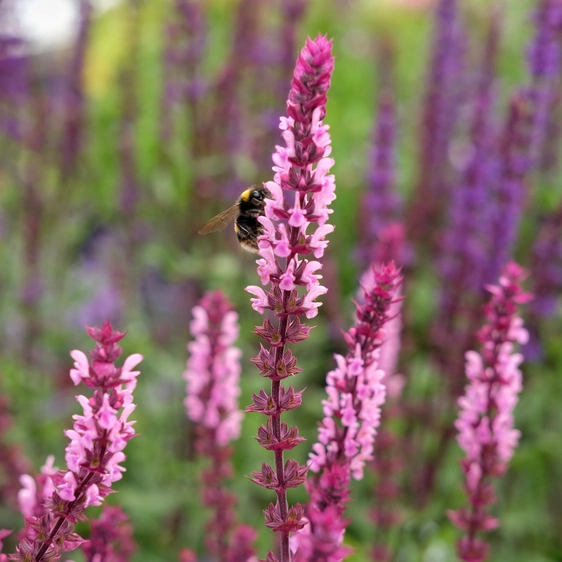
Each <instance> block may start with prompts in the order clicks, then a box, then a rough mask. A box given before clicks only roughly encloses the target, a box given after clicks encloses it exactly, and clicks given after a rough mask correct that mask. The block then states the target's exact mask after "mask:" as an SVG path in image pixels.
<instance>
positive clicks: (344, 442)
mask: <svg viewBox="0 0 562 562" xmlns="http://www.w3.org/2000/svg"><path fill="white" fill-rule="evenodd" d="M373 279H374V282H373V284H372V286H371V287H369V288H368V289H367V290H366V291H365V295H364V297H363V299H361V304H360V305H357V313H356V317H357V320H356V325H355V326H354V327H353V328H351V329H350V330H349V332H347V333H345V334H344V338H345V341H346V343H347V346H348V352H347V355H346V356H345V357H343V356H341V355H336V356H335V359H336V363H337V368H336V369H335V370H334V371H331V372H330V373H328V375H327V377H326V383H327V388H326V393H327V396H328V398H327V399H326V400H323V401H322V404H323V411H324V415H325V417H324V419H323V420H322V422H321V424H320V427H319V429H318V442H317V443H315V444H314V445H313V447H312V453H310V456H309V459H310V463H309V468H310V469H311V470H312V471H313V472H317V473H318V474H317V475H316V476H315V477H313V478H312V479H310V480H309V481H308V483H307V484H308V485H307V489H308V493H309V495H310V502H309V503H308V504H307V506H306V515H307V517H308V519H309V521H310V529H309V531H307V534H305V535H303V534H302V533H303V532H302V531H299V532H297V533H296V536H295V543H298V544H299V546H301V547H303V548H304V552H306V554H307V557H308V558H298V560H301V559H302V560H303V562H304V560H306V559H309V560H317V559H318V560H320V559H325V558H321V555H322V553H324V552H327V551H328V552H333V553H338V555H337V557H335V558H334V560H336V559H337V560H342V559H343V558H342V556H343V552H342V551H341V548H342V547H341V544H342V542H343V531H345V526H346V524H345V522H344V519H343V516H344V512H345V509H346V505H347V502H348V497H349V492H350V490H349V488H348V485H349V481H350V478H354V479H356V480H360V479H362V478H363V469H364V465H365V462H367V461H369V460H371V459H372V457H373V444H374V439H375V435H376V430H377V427H378V425H379V423H380V408H381V406H382V404H383V403H384V401H385V398H386V392H385V388H384V384H383V379H384V373H383V372H382V371H381V370H380V369H379V368H378V363H377V362H378V357H379V352H380V346H381V344H382V343H383V340H384V338H383V337H382V335H381V334H384V326H385V325H386V324H387V323H388V322H389V321H390V319H391V316H390V313H391V311H392V310H393V305H394V304H395V303H396V302H397V295H398V294H399V287H400V284H401V282H402V276H401V274H400V269H399V268H396V267H395V266H394V264H393V263H391V264H389V265H388V266H384V265H383V266H381V270H380V272H378V271H376V270H374V271H373ZM326 521H330V525H333V526H335V528H337V529H339V531H340V532H339V533H338V534H337V536H336V535H334V536H330V537H329V540H328V539H327V538H326V535H325V526H324V524H325V523H326ZM327 540H328V543H327V542H326V541H327Z"/></svg>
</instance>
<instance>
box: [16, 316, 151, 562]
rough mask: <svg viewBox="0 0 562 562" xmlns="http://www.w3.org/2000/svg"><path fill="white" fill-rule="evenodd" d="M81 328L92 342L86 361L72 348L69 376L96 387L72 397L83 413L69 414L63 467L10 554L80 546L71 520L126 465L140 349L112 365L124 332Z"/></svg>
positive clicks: (23, 561)
mask: <svg viewBox="0 0 562 562" xmlns="http://www.w3.org/2000/svg"><path fill="white" fill-rule="evenodd" d="M86 329H87V331H88V334H89V335H90V337H91V338H92V339H93V340H95V341H96V348H95V349H94V350H92V352H91V353H90V356H91V358H92V360H91V362H89V361H88V358H87V357H86V355H85V354H84V353H82V352H81V351H77V350H74V351H72V352H71V356H72V358H73V359H74V361H75V363H74V367H75V368H74V369H72V370H71V371H70V378H71V379H72V381H73V382H74V384H75V385H78V384H79V383H80V382H83V383H84V384H85V385H86V386H88V387H90V388H94V389H95V390H94V393H93V395H92V396H91V397H90V398H87V397H86V396H82V395H79V396H77V397H76V400H77V401H78V402H79V404H80V405H81V406H82V408H83V410H84V414H83V415H78V414H76V415H74V426H73V428H72V429H70V430H67V431H66V432H65V433H66V435H67V437H68V438H69V439H70V443H69V444H68V446H67V447H66V456H65V458H66V464H67V467H68V470H67V471H63V470H61V471H59V472H57V473H56V474H52V475H51V480H52V483H53V485H54V487H55V491H54V492H53V493H52V495H51V498H50V499H49V500H48V501H46V502H45V504H44V509H45V513H44V514H43V515H41V516H35V515H31V516H28V517H26V519H25V529H24V531H23V533H24V537H23V539H22V540H21V542H20V543H19V545H18V546H17V548H16V552H15V553H14V554H12V555H10V557H9V559H10V560H15V561H19V562H29V561H30V560H33V562H41V560H49V561H50V560H58V559H59V557H60V552H61V551H62V552H66V551H69V550H74V549H75V548H77V547H79V546H80V545H81V544H82V543H83V542H84V541H83V539H82V538H80V537H79V536H78V535H77V534H76V533H74V532H73V530H74V524H75V523H76V522H77V521H79V520H81V519H83V518H84V516H83V513H84V510H85V509H86V507H88V506H89V505H101V503H102V501H103V499H104V498H105V496H107V495H108V494H109V493H111V484H112V483H113V482H115V481H117V480H120V479H121V478H122V473H123V472H124V471H125V468H124V467H123V466H121V463H122V462H123V461H124V460H125V455H124V453H123V449H124V448H125V446H126V444H127V442H128V441H129V440H130V439H132V438H133V437H134V436H135V432H134V429H133V425H134V423H135V422H131V421H128V417H129V416H130V415H131V413H132V412H133V410H134V409H135V407H136V406H135V404H133V394H132V392H133V390H134V388H135V386H136V384H137V380H136V379H137V375H138V374H139V371H134V370H133V369H134V368H135V367H136V366H137V364H138V363H140V362H141V361H142V355H139V354H138V353H137V354H134V355H131V356H130V357H128V358H127V359H126V360H125V362H124V364H123V366H122V367H116V366H115V361H116V360H117V359H118V357H119V356H120V355H121V353H122V350H121V348H120V347H119V345H117V342H119V341H120V340H121V339H122V338H123V337H124V336H125V334H122V333H120V332H118V331H117V330H114V329H113V328H112V327H111V324H110V323H109V322H106V323H105V324H104V325H103V327H102V328H101V329H98V328H86Z"/></svg>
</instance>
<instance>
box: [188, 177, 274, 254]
mask: <svg viewBox="0 0 562 562" xmlns="http://www.w3.org/2000/svg"><path fill="white" fill-rule="evenodd" d="M266 198H267V199H271V193H270V192H269V190H268V189H266V188H265V187H250V188H249V189H246V191H244V192H243V193H242V194H241V195H240V197H239V198H238V201H236V203H235V204H234V205H232V207H230V208H228V209H226V211H223V212H222V213H219V214H218V215H217V216H215V217H213V218H212V219H210V220H209V221H207V222H206V223H205V224H204V225H203V226H202V227H201V228H200V229H199V230H198V231H197V233H198V234H209V233H210V232H215V231H217V230H223V229H224V228H225V227H226V226H227V225H228V224H229V223H230V222H231V221H232V220H234V231H235V232H236V236H237V237H238V242H240V245H241V246H242V248H244V249H245V250H248V251H249V252H257V251H258V236H261V235H262V234H263V226H262V225H261V224H260V222H259V221H258V217H262V216H263V215H264V208H265V200H266Z"/></svg>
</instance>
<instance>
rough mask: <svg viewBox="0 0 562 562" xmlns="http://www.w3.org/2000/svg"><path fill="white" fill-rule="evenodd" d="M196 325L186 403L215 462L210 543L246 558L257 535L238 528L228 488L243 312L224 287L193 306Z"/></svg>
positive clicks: (219, 552)
mask: <svg viewBox="0 0 562 562" xmlns="http://www.w3.org/2000/svg"><path fill="white" fill-rule="evenodd" d="M190 328H191V333H192V335H193V336H194V338H195V339H194V340H193V341H192V342H191V343H189V345H188V349H189V351H190V354H191V355H190V357H189V360H188V362H187V369H186V371H185V373H184V378H185V379H186V381H187V397H186V399H185V407H186V410H187V415H188V417H189V419H190V420H191V421H192V422H194V424H195V430H196V442H195V446H196V449H197V452H198V453H199V454H200V455H202V456H203V457H206V458H208V459H209V461H210V466H209V467H207V468H206V469H205V472H204V474H203V476H202V498H203V504H204V505H205V507H207V508H210V509H211V510H212V516H211V519H210V520H209V521H208V522H207V524H206V544H207V548H208V550H209V553H210V554H212V555H214V556H216V558H217V560H219V561H220V562H245V561H246V560H247V559H248V558H249V557H250V556H251V555H253V553H254V550H253V547H252V542H253V541H254V539H255V535H256V533H255V531H254V530H253V529H252V528H250V527H246V526H243V525H240V526H238V527H237V528H235V527H236V521H235V514H234V509H233V508H234V505H235V503H236V496H234V495H233V494H232V493H231V492H229V490H228V489H227V488H226V486H225V480H226V479H227V478H228V477H230V476H231V475H232V465H231V461H230V458H231V456H232V450H231V448H230V447H229V444H230V443H231V442H232V441H233V440H235V439H237V438H238V436H239V435H240V423H241V421H242V415H243V414H242V412H241V411H240V410H239V409H238V396H239V394H240V384H239V378H240V357H241V355H242V352H241V351H240V350H239V349H238V348H236V347H234V346H233V345H232V344H233V343H234V342H235V341H236V339H237V338H238V330H239V328H238V314H236V312H234V310H232V306H231V305H230V303H229V302H228V300H227V299H226V297H225V296H224V295H223V294H222V293H221V292H220V291H215V292H212V293H211V292H209V293H207V294H205V295H204V296H203V298H202V299H201V301H200V302H199V304H198V305H197V306H195V307H194V308H193V320H192V322H191V326H190ZM246 554H247V556H246ZM244 556H245V558H243V557H244Z"/></svg>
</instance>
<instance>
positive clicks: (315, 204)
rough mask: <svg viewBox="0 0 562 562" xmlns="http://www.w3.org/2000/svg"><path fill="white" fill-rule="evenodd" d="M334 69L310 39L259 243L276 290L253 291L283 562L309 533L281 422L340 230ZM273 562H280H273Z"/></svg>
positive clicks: (270, 480) (292, 403)
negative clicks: (292, 499) (286, 382)
mask: <svg viewBox="0 0 562 562" xmlns="http://www.w3.org/2000/svg"><path fill="white" fill-rule="evenodd" d="M333 68H334V57H333V56H332V42H331V41H328V39H327V38H326V37H323V36H321V35H319V36H318V37H316V39H314V40H311V39H308V40H307V41H306V45H305V46H304V48H303V49H302V51H301V52H300V54H299V57H298V60H297V65H296V68H295V72H294V77H293V82H292V85H291V91H290V93H289V99H288V101H287V112H288V117H283V118H281V123H280V129H281V131H282V133H281V136H282V137H283V140H284V141H285V143H284V144H285V146H277V147H276V151H275V153H274V155H273V163H274V166H273V171H274V172H275V175H274V178H273V181H270V182H266V183H265V184H264V185H265V187H266V188H267V189H268V190H269V192H270V194H271V198H270V199H267V200H266V206H265V216H264V217H261V218H260V219H259V220H260V222H261V223H262V225H263V227H264V234H263V235H262V236H261V237H260V238H259V241H258V244H259V254H260V259H259V260H258V262H257V263H258V274H259V276H260V278H261V280H262V283H263V284H264V285H265V286H269V289H267V290H264V289H262V288H261V287H257V286H251V287H248V288H247V290H248V292H250V293H251V294H252V295H254V298H253V299H252V307H253V308H254V309H255V310H256V311H258V312H259V313H260V314H264V312H265V311H266V310H271V311H272V312H273V314H274V315H275V317H276V318H277V323H276V325H275V326H274V325H273V324H272V322H271V321H270V320H269V318H266V319H265V320H264V323H263V325H262V326H260V327H258V328H257V330H256V331H257V333H258V334H259V335H260V336H261V337H262V338H264V340H265V341H266V342H267V344H268V346H267V347H263V346H262V347H261V351H260V353H259V355H258V357H256V358H255V359H254V363H255V364H256V365H257V366H258V368H259V369H260V371H261V374H262V376H264V377H268V378H270V379H271V395H268V394H267V393H266V392H265V391H261V392H260V394H259V395H257V394H254V400H253V403H252V404H251V405H250V406H249V407H248V411H253V412H261V413H263V414H265V415H267V416H269V417H268V421H267V423H266V424H265V425H262V426H261V427H260V428H259V430H258V442H259V443H260V444H261V445H262V446H263V447H265V448H266V449H268V450H271V451H273V452H274V456H275V470H274V469H273V468H272V467H270V466H269V465H266V464H264V465H263V466H262V470H261V472H256V473H254V474H253V476H254V481H255V482H256V483H258V484H260V485H261V486H264V487H266V488H269V489H273V490H275V492H276V495H277V502H276V504H275V505H274V504H270V505H269V507H268V509H267V510H266V511H265V515H266V525H267V526H268V527H270V528H271V529H273V530H274V531H277V532H279V533H280V535H281V548H280V560H281V562H288V561H289V559H290V553H289V534H290V533H291V532H294V531H296V530H298V529H300V528H302V526H303V525H304V522H303V520H302V507H301V506H300V505H298V504H297V505H295V506H293V507H289V505H288V502H287V493H286V490H287V488H293V487H296V486H299V485H300V484H302V482H303V481H304V478H305V476H306V467H304V466H299V464H298V463H296V462H295V461H292V460H289V461H287V462H286V463H285V462H284V460H283V451H287V450H290V449H292V448H293V447H295V446H296V445H297V444H298V443H300V442H301V441H302V438H301V437H299V435H298V429H297V428H296V427H291V428H290V427H288V426H287V425H286V424H285V423H281V421H280V418H281V413H282V412H284V411H287V410H290V409H292V408H296V407H298V406H299V405H300V403H301V394H302V392H295V391H294V389H293V387H289V389H288V390H287V389H285V388H284V387H283V386H282V384H281V381H282V380H283V379H285V378H287V377H290V376H293V375H296V374H297V373H298V372H299V371H300V369H299V368H297V367H296V360H295V358H294V357H293V355H292V353H291V351H290V350H289V349H287V348H286V345H287V344H289V343H296V342H299V341H301V340H303V339H305V338H306V337H307V336H308V333H309V331H310V328H308V327H307V326H304V325H303V324H301V320H300V317H304V316H305V317H306V318H314V317H315V316H316V315H317V314H318V307H319V306H320V304H321V303H320V302H318V301H317V298H318V297H319V296H321V295H323V294H324V293H325V292H326V288H325V287H323V286H322V285H321V284H320V279H321V278H322V277H321V275H320V273H319V272H320V269H321V267H322V266H321V263H320V262H319V261H315V260H319V259H320V258H322V256H323V254H324V250H325V249H326V246H327V244H328V242H327V240H326V236H327V235H328V234H330V233H331V232H332V231H333V230H334V227H333V226H332V225H330V224H328V223H327V220H328V218H329V215H330V213H331V212H332V211H331V210H330V209H329V207H328V206H329V205H330V203H331V202H332V201H333V200H334V199H335V193H334V190H335V182H334V176H333V175H332V174H330V173H329V171H330V168H331V167H332V166H333V164H334V160H333V159H332V158H330V157H329V155H330V152H331V146H330V135H329V133H328V126H327V125H325V124H324V118H325V116H326V102H327V100H328V98H327V95H326V94H327V91H328V89H329V87H330V80H331V76H332V71H333ZM311 256H314V261H312V260H310V259H309V257H311ZM289 397H290V398H289ZM273 475H275V476H273ZM268 559H271V560H273V559H274V556H273V554H271V553H269V554H268Z"/></svg>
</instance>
